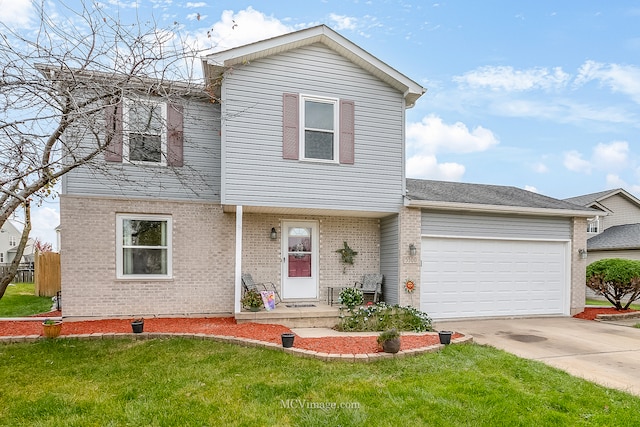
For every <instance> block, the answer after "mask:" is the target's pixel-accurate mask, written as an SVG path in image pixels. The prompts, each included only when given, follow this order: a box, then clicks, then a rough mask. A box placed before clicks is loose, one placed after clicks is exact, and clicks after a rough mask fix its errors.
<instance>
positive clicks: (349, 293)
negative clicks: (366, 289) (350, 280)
mask: <svg viewBox="0 0 640 427" xmlns="http://www.w3.org/2000/svg"><path fill="white" fill-rule="evenodd" d="M363 302H364V296H363V294H362V291H361V290H359V289H356V288H345V289H343V290H342V292H340V303H341V304H343V305H344V306H346V307H347V308H348V309H349V310H352V309H353V308H354V307H355V306H357V305H360V304H362V303H363Z"/></svg>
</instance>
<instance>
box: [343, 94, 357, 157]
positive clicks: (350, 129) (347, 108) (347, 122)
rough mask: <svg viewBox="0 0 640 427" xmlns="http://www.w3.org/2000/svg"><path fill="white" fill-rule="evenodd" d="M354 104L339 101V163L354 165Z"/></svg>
mask: <svg viewBox="0 0 640 427" xmlns="http://www.w3.org/2000/svg"><path fill="white" fill-rule="evenodd" d="M354 114H355V102H353V101H347V100H344V99H342V100H340V163H344V164H348V165H352V164H353V163H354V157H355V154H354V150H355V148H354V121H355V120H354Z"/></svg>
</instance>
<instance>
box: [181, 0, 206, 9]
mask: <svg viewBox="0 0 640 427" xmlns="http://www.w3.org/2000/svg"><path fill="white" fill-rule="evenodd" d="M184 6H185V7H188V8H191V9H193V8H196V7H206V6H207V3H205V2H203V1H201V2H197V3H193V2H187V4H185V5H184Z"/></svg>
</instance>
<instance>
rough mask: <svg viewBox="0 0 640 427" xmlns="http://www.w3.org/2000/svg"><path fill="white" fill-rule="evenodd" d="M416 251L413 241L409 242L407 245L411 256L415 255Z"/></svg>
mask: <svg viewBox="0 0 640 427" xmlns="http://www.w3.org/2000/svg"><path fill="white" fill-rule="evenodd" d="M417 252H418V250H417V249H416V245H414V244H413V243H411V244H410V245H409V255H411V256H416V253H417Z"/></svg>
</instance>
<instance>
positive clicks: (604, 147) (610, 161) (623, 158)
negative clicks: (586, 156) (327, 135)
mask: <svg viewBox="0 0 640 427" xmlns="http://www.w3.org/2000/svg"><path fill="white" fill-rule="evenodd" d="M628 156H629V144H628V143H627V142H626V141H614V142H611V143H609V144H603V143H600V144H598V145H596V147H595V148H594V149H593V160H592V161H593V163H594V164H596V165H597V166H598V168H600V169H608V168H616V169H620V168H623V167H625V166H626V164H627V159H628Z"/></svg>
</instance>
